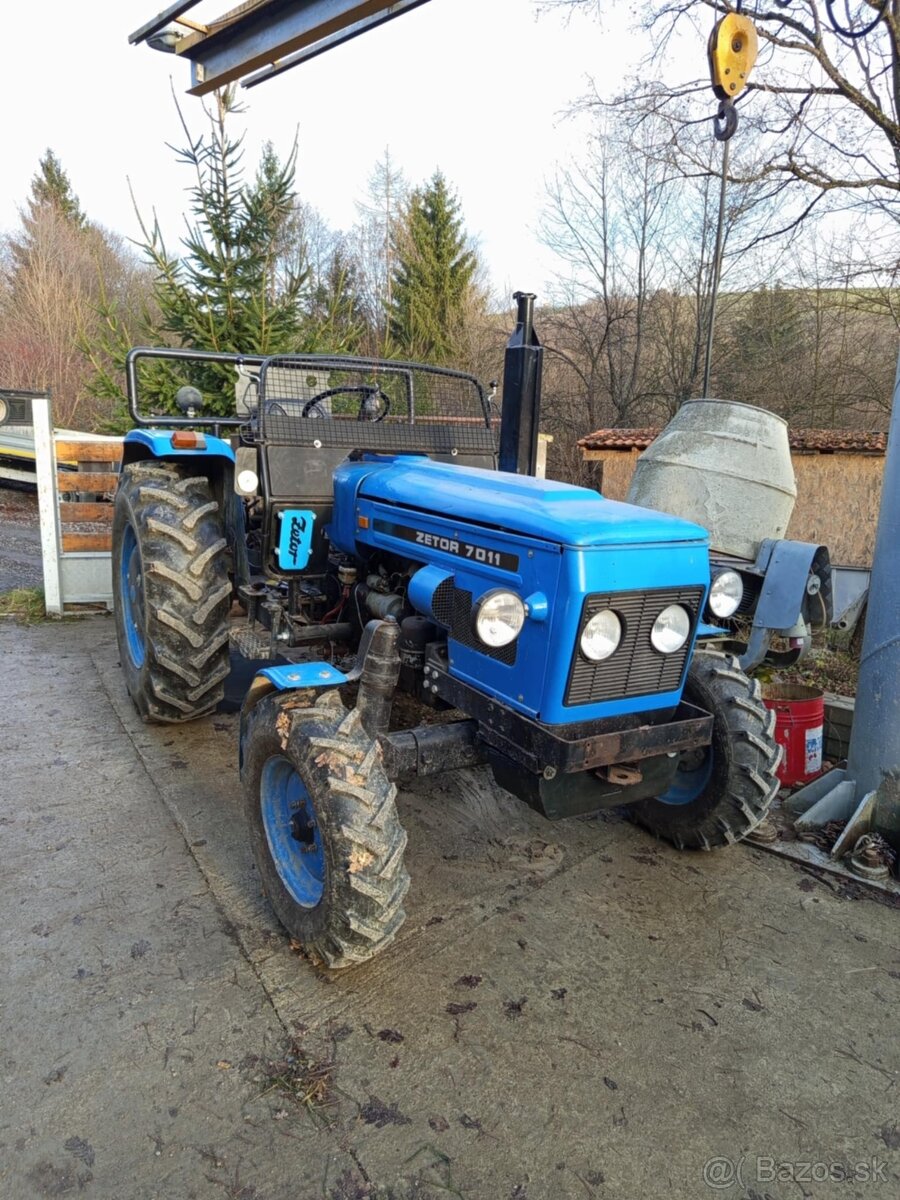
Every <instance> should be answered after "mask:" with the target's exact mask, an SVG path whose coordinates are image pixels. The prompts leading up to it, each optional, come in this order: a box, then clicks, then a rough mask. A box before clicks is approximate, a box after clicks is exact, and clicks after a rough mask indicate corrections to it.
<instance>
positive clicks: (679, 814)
mask: <svg viewBox="0 0 900 1200" xmlns="http://www.w3.org/2000/svg"><path fill="white" fill-rule="evenodd" d="M684 695H685V699H686V700H687V701H688V702H689V703H691V704H696V705H697V706H698V707H699V708H702V709H705V711H706V712H709V713H712V716H713V736H712V742H711V743H710V745H708V746H704V747H701V748H700V749H699V750H689V751H685V752H684V753H683V754H682V756H681V761H680V763H679V764H678V773H677V775H676V778H675V782H674V783H673V784H672V786H671V787H670V788H669V789H668V791H666V792H665V793H664V794H663V795H662V796H659V797H658V798H656V799H655V800H641V801H639V802H637V803H636V804H634V805H632V806H631V807H630V808H629V809H628V812H629V814H630V815H632V816H633V817H634V819H635V820H636V821H637V822H638V823H639V824H640V825H643V826H644V827H645V828H646V829H649V830H650V831H651V833H655V834H657V835H658V836H659V837H662V838H665V839H666V840H667V841H669V842H672V843H674V845H676V846H678V847H679V848H680V849H683V850H689V849H690V850H712V849H714V848H715V847H717V846H728V845H731V844H733V843H734V842H739V841H740V840H741V838H743V837H745V836H746V835H747V834H748V833H750V832H751V830H753V829H755V828H756V826H757V825H758V824H759V823H760V821H762V819H763V818H764V817H765V815H766V813H767V812H768V810H769V805H770V804H771V803H772V800H773V798H774V796H775V793H776V792H777V791H778V786H779V785H778V779H777V778H776V776H775V770H776V768H777V766H778V763H779V761H780V758H781V747H780V746H779V745H778V743H777V742H776V741H775V740H774V737H773V734H774V730H775V714H774V713H773V712H770V711H769V710H768V709H767V708H766V707H765V706H764V704H763V702H762V699H761V697H760V691H759V684H758V683H756V682H755V681H754V680H751V679H749V678H748V677H747V676H746V675H745V674H744V672H743V671H742V670H741V669H740V666H739V665H738V660H737V659H736V658H735V657H733V656H732V655H730V654H722V653H721V652H719V651H713V650H699V651H697V653H695V655H694V659H693V662H692V663H691V666H690V670H689V673H688V678H687V683H686V685H685V689H684Z"/></svg>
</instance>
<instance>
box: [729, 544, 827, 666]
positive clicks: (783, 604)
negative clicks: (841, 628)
mask: <svg viewBox="0 0 900 1200" xmlns="http://www.w3.org/2000/svg"><path fill="white" fill-rule="evenodd" d="M756 568H757V570H758V571H759V572H760V574H762V576H763V586H762V592H761V594H760V597H759V602H758V603H757V606H756V611H755V613H754V614H753V627H752V629H751V630H750V640H749V642H748V644H747V649H746V650H745V652H744V653H743V655H741V658H740V664H741V670H743V671H744V672H746V673H747V674H749V673H750V672H751V671H753V670H755V668H756V667H758V666H759V664H760V663H761V662H762V661H763V659H764V658H765V657H766V654H767V653H768V651H769V645H770V643H771V641H772V638H773V636H775V635H776V634H786V633H788V632H789V631H790V630H793V629H795V628H796V627H797V625H798V624H799V623H800V622H806V625H807V628H808V627H809V626H811V625H821V626H825V627H827V626H828V625H830V624H831V615H832V612H831V610H832V602H831V560H830V558H829V555H828V548H827V547H826V546H817V545H816V544H815V543H814V542H792V541H788V540H787V539H786V538H781V539H778V540H774V539H772V538H766V539H765V540H764V541H763V542H762V544H761V545H760V548H759V554H758V555H757V558H756ZM812 575H816V576H817V577H818V580H819V586H818V589H817V590H816V591H810V590H809V588H808V584H809V580H810V577H811V576H812ZM817 618H818V619H817Z"/></svg>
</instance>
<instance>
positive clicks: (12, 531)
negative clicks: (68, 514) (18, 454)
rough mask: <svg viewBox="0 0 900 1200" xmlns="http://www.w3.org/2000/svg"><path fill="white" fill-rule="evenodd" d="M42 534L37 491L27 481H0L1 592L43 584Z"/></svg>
mask: <svg viewBox="0 0 900 1200" xmlns="http://www.w3.org/2000/svg"><path fill="white" fill-rule="evenodd" d="M42 580H43V570H42V568H41V533H40V528H39V526H38V508H37V492H36V490H35V489H34V488H32V487H29V486H28V485H27V484H24V483H22V484H15V483H10V482H9V481H8V480H5V481H2V482H0V593H2V592H6V591H10V590H11V589H12V588H17V587H40V585H41V582H42Z"/></svg>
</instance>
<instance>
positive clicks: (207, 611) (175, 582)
mask: <svg viewBox="0 0 900 1200" xmlns="http://www.w3.org/2000/svg"><path fill="white" fill-rule="evenodd" d="M225 547H226V540H225V536H224V524H223V519H222V514H221V512H220V511H219V505H218V503H217V502H216V500H215V499H214V498H213V495H212V491H211V489H210V485H209V481H208V480H207V479H206V478H205V477H203V476H198V475H196V474H194V473H192V471H191V469H190V467H182V466H175V465H173V464H171V463H166V462H149V463H144V462H140V463H131V464H129V465H128V466H126V467H124V468H123V470H122V474H121V476H120V478H119V487H118V490H117V491H116V501H115V510H114V514H113V535H112V568H113V569H112V578H113V603H114V609H115V618H116V636H117V638H118V643H119V659H120V661H121V663H122V670H123V671H124V673H125V682H126V685H127V687H128V692H129V695H130V696H131V699H132V700H133V701H134V705H135V707H136V708H137V710H138V712H139V713H140V714H141V716H142V717H143V718H144V720H145V721H149V722H167V721H171V722H174V721H190V720H193V719H194V718H195V717H202V716H204V715H205V714H206V713H208V712H211V711H212V710H213V709H214V708H215V706H216V704H217V703H218V701H219V700H221V698H222V695H223V684H224V680H225V676H226V675H227V674H228V667H229V659H228V629H227V627H226V624H225V621H226V618H227V616H228V611H229V608H230V606H231V583H230V582H229V579H228V571H227V566H226V558H225Z"/></svg>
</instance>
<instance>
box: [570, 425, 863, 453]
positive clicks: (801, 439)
mask: <svg viewBox="0 0 900 1200" xmlns="http://www.w3.org/2000/svg"><path fill="white" fill-rule="evenodd" d="M661 432H662V431H661V430H660V429H598V430H597V431H596V432H595V433H589V434H588V435H587V437H583V438H581V439H579V442H578V445H579V446H581V448H582V449H583V450H646V449H647V447H648V446H649V445H650V443H651V442H652V441H653V440H654V439H655V438H656V437H657V436H658V435H659V434H660V433H661ZM788 439H789V441H790V445H791V449H792V450H796V451H798V452H802V451H810V452H818V453H819V454H884V451H885V446H886V445H887V434H886V433H870V432H867V431H865V430H859V429H789V430H788Z"/></svg>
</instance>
